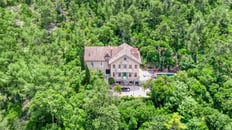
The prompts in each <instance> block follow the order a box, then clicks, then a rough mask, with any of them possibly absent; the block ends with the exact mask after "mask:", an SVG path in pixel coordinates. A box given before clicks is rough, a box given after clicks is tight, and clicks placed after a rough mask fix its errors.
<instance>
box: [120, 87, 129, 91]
mask: <svg viewBox="0 0 232 130" xmlns="http://www.w3.org/2000/svg"><path fill="white" fill-rule="evenodd" d="M122 91H123V92H130V88H128V87H122Z"/></svg>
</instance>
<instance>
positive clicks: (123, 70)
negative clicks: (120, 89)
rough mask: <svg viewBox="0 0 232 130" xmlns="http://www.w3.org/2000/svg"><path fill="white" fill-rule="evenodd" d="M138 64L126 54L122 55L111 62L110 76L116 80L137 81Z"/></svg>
mask: <svg viewBox="0 0 232 130" xmlns="http://www.w3.org/2000/svg"><path fill="white" fill-rule="evenodd" d="M139 67H140V64H139V63H138V62H136V61H134V60H133V59H131V58H130V57H128V56H122V57H121V58H119V59H118V60H116V61H115V62H113V63H111V65H110V70H111V74H110V76H111V77H113V78H114V79H115V80H116V81H121V80H127V81H129V82H133V81H138V79H139Z"/></svg>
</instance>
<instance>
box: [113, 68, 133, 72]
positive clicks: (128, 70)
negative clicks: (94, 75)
mask: <svg viewBox="0 0 232 130" xmlns="http://www.w3.org/2000/svg"><path fill="white" fill-rule="evenodd" d="M134 71H137V70H136V69H113V72H134Z"/></svg>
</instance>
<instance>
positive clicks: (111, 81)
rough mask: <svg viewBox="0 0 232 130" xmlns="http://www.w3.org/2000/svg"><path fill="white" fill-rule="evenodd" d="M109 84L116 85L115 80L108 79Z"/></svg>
mask: <svg viewBox="0 0 232 130" xmlns="http://www.w3.org/2000/svg"><path fill="white" fill-rule="evenodd" d="M108 83H109V84H110V85H112V84H114V83H115V81H114V78H112V77H110V78H109V79H108Z"/></svg>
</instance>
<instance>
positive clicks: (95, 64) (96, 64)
mask: <svg viewBox="0 0 232 130" xmlns="http://www.w3.org/2000/svg"><path fill="white" fill-rule="evenodd" d="M86 64H87V66H88V67H89V68H90V69H94V70H101V71H103V72H105V70H106V69H109V64H108V63H107V62H106V61H87V62H86Z"/></svg>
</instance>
